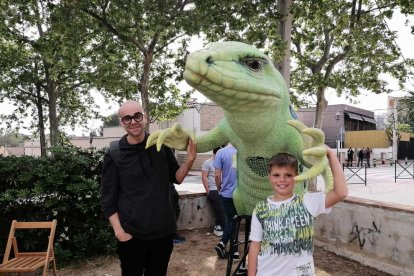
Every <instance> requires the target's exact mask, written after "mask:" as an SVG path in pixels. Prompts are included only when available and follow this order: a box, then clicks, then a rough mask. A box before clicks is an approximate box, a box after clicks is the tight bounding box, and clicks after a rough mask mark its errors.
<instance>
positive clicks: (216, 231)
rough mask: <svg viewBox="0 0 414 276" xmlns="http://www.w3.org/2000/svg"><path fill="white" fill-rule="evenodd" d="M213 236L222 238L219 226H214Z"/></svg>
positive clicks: (221, 229)
mask: <svg viewBox="0 0 414 276" xmlns="http://www.w3.org/2000/svg"><path fill="white" fill-rule="evenodd" d="M214 235H216V236H217V237H221V236H223V228H221V226H220V225H215V226H214Z"/></svg>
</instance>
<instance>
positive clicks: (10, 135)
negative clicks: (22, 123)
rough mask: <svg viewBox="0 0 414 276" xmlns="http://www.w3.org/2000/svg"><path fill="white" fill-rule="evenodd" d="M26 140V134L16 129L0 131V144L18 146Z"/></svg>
mask: <svg viewBox="0 0 414 276" xmlns="http://www.w3.org/2000/svg"><path fill="white" fill-rule="evenodd" d="M26 140H28V137H27V136H26V135H23V134H20V133H18V132H16V131H4V132H3V131H0V146H9V147H18V146H21V145H22V144H23V143H24V141H26Z"/></svg>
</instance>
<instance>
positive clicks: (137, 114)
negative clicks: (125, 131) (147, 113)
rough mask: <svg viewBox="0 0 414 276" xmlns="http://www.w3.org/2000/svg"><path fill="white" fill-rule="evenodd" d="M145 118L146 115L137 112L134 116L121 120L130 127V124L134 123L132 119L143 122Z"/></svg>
mask: <svg viewBox="0 0 414 276" xmlns="http://www.w3.org/2000/svg"><path fill="white" fill-rule="evenodd" d="M143 118H144V114H143V113H141V112H136V113H134V115H132V116H131V115H126V116H124V117H122V118H121V121H122V122H123V123H124V124H126V125H129V124H130V123H132V119H134V121H135V122H137V123H138V122H141V121H142V119H143Z"/></svg>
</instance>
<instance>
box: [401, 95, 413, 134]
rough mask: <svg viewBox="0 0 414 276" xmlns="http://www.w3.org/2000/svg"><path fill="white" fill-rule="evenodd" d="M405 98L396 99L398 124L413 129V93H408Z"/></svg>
mask: <svg viewBox="0 0 414 276" xmlns="http://www.w3.org/2000/svg"><path fill="white" fill-rule="evenodd" d="M408 93H409V94H408V95H407V96H405V97H402V98H400V99H398V103H399V106H398V111H399V114H400V116H399V117H400V122H402V123H405V124H408V125H410V126H411V128H413V129H414V92H412V91H409V92H408Z"/></svg>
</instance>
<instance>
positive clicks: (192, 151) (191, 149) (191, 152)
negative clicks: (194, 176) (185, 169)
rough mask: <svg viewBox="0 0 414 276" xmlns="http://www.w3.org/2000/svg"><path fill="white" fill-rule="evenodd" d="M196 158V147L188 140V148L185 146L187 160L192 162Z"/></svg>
mask: <svg viewBox="0 0 414 276" xmlns="http://www.w3.org/2000/svg"><path fill="white" fill-rule="evenodd" d="M196 157H197V145H196V143H195V142H194V141H193V140H192V139H191V138H190V139H189V141H188V146H187V159H188V160H190V161H194V160H195V159H196Z"/></svg>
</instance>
